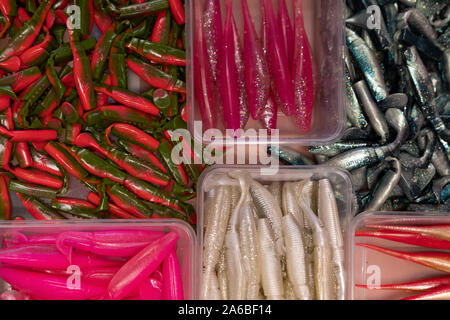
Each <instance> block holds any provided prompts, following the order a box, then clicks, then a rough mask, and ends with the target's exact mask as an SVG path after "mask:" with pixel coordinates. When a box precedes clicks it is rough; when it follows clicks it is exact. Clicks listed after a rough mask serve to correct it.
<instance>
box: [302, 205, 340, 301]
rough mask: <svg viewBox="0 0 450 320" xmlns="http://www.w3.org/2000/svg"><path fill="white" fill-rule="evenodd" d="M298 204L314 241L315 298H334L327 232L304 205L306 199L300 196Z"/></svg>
mask: <svg viewBox="0 0 450 320" xmlns="http://www.w3.org/2000/svg"><path fill="white" fill-rule="evenodd" d="M298 204H299V206H300V208H301V209H302V211H303V214H304V215H305V217H306V218H307V219H308V221H309V223H310V224H311V227H312V230H313V243H314V252H313V257H314V283H315V289H316V299H317V300H334V299H335V296H334V286H333V279H332V274H331V263H330V261H331V251H330V246H329V240H328V234H327V231H326V230H325V228H324V227H323V225H322V222H321V221H320V220H319V218H318V217H317V216H316V215H315V214H314V212H312V210H311V208H310V207H308V206H307V205H306V200H305V199H303V198H302V197H300V198H299V199H298Z"/></svg>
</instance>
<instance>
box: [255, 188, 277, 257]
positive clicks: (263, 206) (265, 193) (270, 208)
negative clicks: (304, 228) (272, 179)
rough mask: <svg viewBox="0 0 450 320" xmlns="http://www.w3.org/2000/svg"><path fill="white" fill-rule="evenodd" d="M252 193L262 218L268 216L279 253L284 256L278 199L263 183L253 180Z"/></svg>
mask: <svg viewBox="0 0 450 320" xmlns="http://www.w3.org/2000/svg"><path fill="white" fill-rule="evenodd" d="M250 195H251V196H252V199H253V203H254V204H255V207H256V209H257V213H258V216H259V217H260V218H267V220H268V221H269V223H270V227H271V229H272V232H273V236H274V239H275V243H276V250H277V254H278V255H279V256H280V257H282V256H284V244H283V234H282V231H281V217H282V216H283V214H282V213H281V209H280V207H279V205H278V202H277V200H276V199H275V198H274V196H273V195H272V194H271V193H270V191H269V190H267V189H266V188H265V187H264V186H263V185H261V184H260V183H259V182H257V181H253V182H252V184H251V185H250Z"/></svg>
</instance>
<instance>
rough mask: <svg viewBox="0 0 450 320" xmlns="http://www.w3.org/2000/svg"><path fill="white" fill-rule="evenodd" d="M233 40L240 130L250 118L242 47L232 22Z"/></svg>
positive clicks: (234, 24)
mask: <svg viewBox="0 0 450 320" xmlns="http://www.w3.org/2000/svg"><path fill="white" fill-rule="evenodd" d="M233 39H234V60H235V62H236V71H237V81H238V94H239V121H240V124H241V128H244V127H245V125H246V124H247V121H248V118H249V117H250V111H249V106H248V99H247V90H246V89H245V74H246V73H245V71H246V70H245V68H244V62H243V58H242V48H241V47H242V46H241V41H240V38H239V32H238V30H237V27H236V23H235V22H234V20H233Z"/></svg>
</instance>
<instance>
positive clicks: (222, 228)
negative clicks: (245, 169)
mask: <svg viewBox="0 0 450 320" xmlns="http://www.w3.org/2000/svg"><path fill="white" fill-rule="evenodd" d="M230 214H231V188H230V187H227V186H220V187H218V188H217V191H216V194H215V196H214V198H213V199H212V200H211V207H210V212H209V215H210V218H209V225H208V226H207V228H206V230H205V236H204V239H203V243H204V248H203V276H202V286H201V298H202V299H206V300H208V299H209V296H208V293H209V291H210V286H211V283H210V282H211V277H212V276H213V274H214V276H215V267H216V264H217V262H218V261H219V254H220V250H221V249H222V247H223V243H224V239H225V233H226V228H227V225H228V220H229V217H230Z"/></svg>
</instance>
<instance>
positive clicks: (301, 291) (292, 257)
mask: <svg viewBox="0 0 450 320" xmlns="http://www.w3.org/2000/svg"><path fill="white" fill-rule="evenodd" d="M281 224H282V227H283V236H284V244H285V246H286V265H287V274H288V278H289V281H290V283H291V284H292V286H293V289H294V292H295V295H296V297H297V298H298V299H300V300H310V299H311V298H312V296H311V292H310V290H309V287H308V281H307V277H308V273H307V270H306V263H305V249H304V244H303V237H302V234H301V231H300V230H301V229H300V227H299V226H298V224H297V223H296V221H295V218H294V217H293V216H292V214H287V215H285V216H284V217H283V218H282V219H281Z"/></svg>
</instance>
